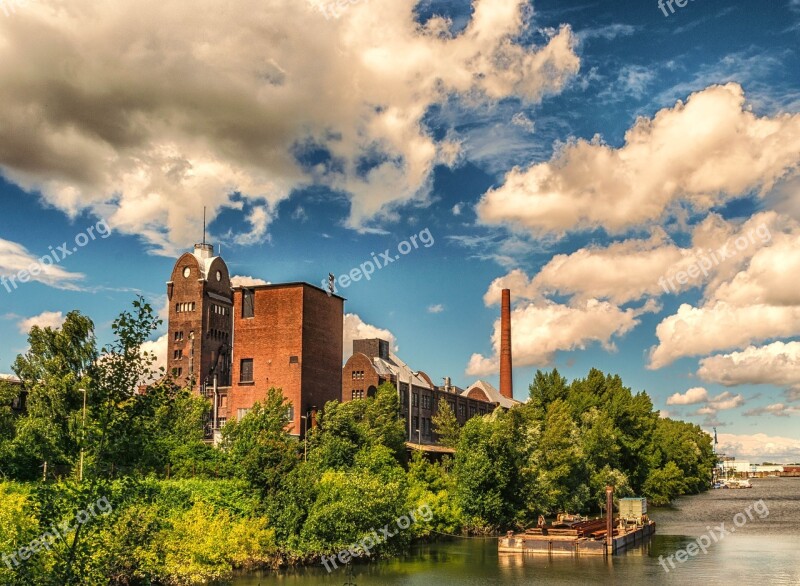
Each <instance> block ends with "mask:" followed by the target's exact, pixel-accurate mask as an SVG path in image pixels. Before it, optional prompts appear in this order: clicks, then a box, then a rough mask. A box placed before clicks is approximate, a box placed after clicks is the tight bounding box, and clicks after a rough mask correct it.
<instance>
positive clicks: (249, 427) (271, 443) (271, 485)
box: [222, 388, 298, 498]
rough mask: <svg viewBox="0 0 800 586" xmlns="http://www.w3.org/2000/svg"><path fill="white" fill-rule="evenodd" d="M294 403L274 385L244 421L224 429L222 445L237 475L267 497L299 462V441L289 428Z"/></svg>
mask: <svg viewBox="0 0 800 586" xmlns="http://www.w3.org/2000/svg"><path fill="white" fill-rule="evenodd" d="M290 406H291V404H290V403H289V402H288V401H287V400H286V399H285V398H284V396H283V392H282V391H281V390H280V389H275V388H271V389H270V390H269V391H268V393H267V397H266V399H265V400H264V401H263V402H261V403H256V404H255V405H253V408H252V409H251V410H250V411H249V412H248V413H247V415H245V416H244V417H243V418H242V419H241V421H232V422H231V423H229V424H227V425H226V426H225V427H224V428H223V430H222V442H223V443H222V445H223V449H224V450H225V451H226V452H227V455H228V457H229V460H230V462H231V464H232V466H233V471H234V474H235V475H237V476H238V477H240V478H242V479H244V480H246V481H247V482H249V483H250V485H251V486H253V487H254V488H256V489H258V490H259V491H261V494H262V495H263V496H264V497H265V498H266V497H268V496H269V495H271V494H272V493H273V492H275V491H276V490H277V489H278V488H279V486H280V483H281V480H282V479H283V478H284V477H285V476H286V475H287V474H289V473H290V472H291V471H292V470H293V469H294V467H295V466H296V465H297V463H298V443H297V440H295V439H294V438H292V437H291V436H290V435H289V433H288V432H287V430H286V427H287V425H288V423H289V421H288V412H289V408H290Z"/></svg>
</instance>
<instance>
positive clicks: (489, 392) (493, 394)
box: [461, 380, 519, 409]
mask: <svg viewBox="0 0 800 586" xmlns="http://www.w3.org/2000/svg"><path fill="white" fill-rule="evenodd" d="M475 388H478V389H480V390H482V391H483V392H484V393H485V394H486V397H487V398H488V399H489V401H490V402H492V403H498V404H499V405H500V406H501V407H505V408H506V409H510V408H511V407H513V406H514V405H519V401H516V400H514V399H508V398H507V397H504V396H503V395H501V394H500V391H498V390H497V389H496V388H494V387H493V386H492V385H490V384H489V383H487V382H486V381H485V380H479V381H475V382H474V383H472V384H471V385H470V386H469V387H468V388H467V390H466V391H464V392H463V393H461V395H462V396H464V397H466V396H467V395H468V394H469V392H470V391H471V390H472V389H475Z"/></svg>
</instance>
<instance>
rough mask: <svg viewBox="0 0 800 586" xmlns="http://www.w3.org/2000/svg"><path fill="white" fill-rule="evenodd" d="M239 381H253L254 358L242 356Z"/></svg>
mask: <svg viewBox="0 0 800 586" xmlns="http://www.w3.org/2000/svg"><path fill="white" fill-rule="evenodd" d="M239 382H240V383H251V382H253V359H252V358H242V362H241V369H240V371H239Z"/></svg>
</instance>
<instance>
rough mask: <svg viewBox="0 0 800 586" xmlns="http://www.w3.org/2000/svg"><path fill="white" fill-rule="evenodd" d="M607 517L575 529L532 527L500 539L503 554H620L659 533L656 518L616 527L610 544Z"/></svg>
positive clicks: (500, 549) (499, 544)
mask: <svg viewBox="0 0 800 586" xmlns="http://www.w3.org/2000/svg"><path fill="white" fill-rule="evenodd" d="M605 523H606V521H605V519H595V520H593V521H586V522H584V523H579V524H577V525H575V526H574V527H573V528H571V529H554V528H548V527H545V528H542V529H529V530H528V531H526V532H525V533H516V534H515V533H511V532H509V534H508V535H507V536H506V537H501V538H500V539H499V540H498V552H500V553H532V554H564V555H581V554H583V555H608V554H611V555H617V554H620V553H623V552H624V551H625V550H626V549H628V548H630V547H633V546H636V545H639V544H641V543H642V542H643V541H644V540H645V539H647V538H649V537H650V536H651V535H653V534H654V533H655V532H656V524H655V522H654V521H647V522H646V523H645V524H644V525H638V526H633V527H630V528H627V529H620V528H619V527H617V528H615V529H614V532H613V536H612V539H611V543H610V544H606V530H605Z"/></svg>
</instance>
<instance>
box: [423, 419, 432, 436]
mask: <svg viewBox="0 0 800 586" xmlns="http://www.w3.org/2000/svg"><path fill="white" fill-rule="evenodd" d="M430 432H431V420H430V419H428V418H427V417H423V418H422V434H423V435H428V434H429V433H430Z"/></svg>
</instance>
